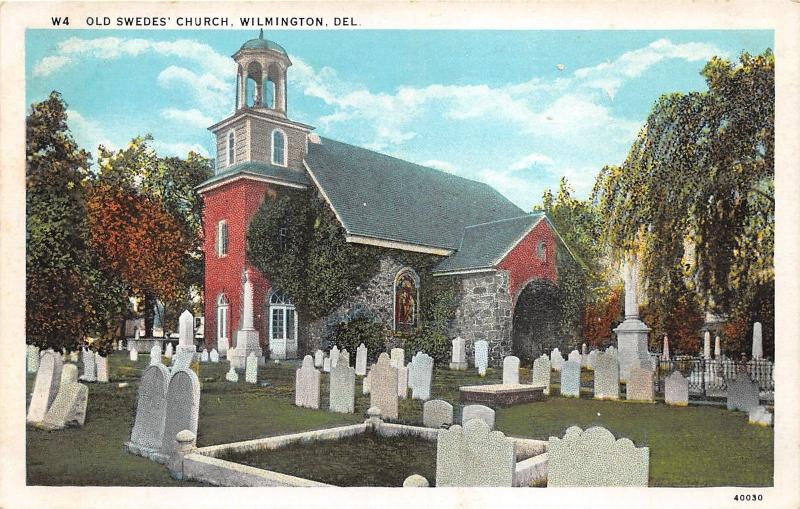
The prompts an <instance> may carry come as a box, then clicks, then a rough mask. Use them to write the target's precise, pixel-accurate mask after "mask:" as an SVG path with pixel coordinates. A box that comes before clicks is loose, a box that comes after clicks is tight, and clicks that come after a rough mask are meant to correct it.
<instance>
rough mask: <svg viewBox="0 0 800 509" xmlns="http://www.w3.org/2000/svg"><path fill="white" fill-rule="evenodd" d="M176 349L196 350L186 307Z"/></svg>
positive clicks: (192, 325)
mask: <svg viewBox="0 0 800 509" xmlns="http://www.w3.org/2000/svg"><path fill="white" fill-rule="evenodd" d="M177 351H178V352H191V353H196V352H197V347H196V346H194V316H193V315H192V313H191V312H190V311H189V310H188V309H185V310H184V311H183V313H181V316H180V317H179V318H178V349H177ZM178 431H180V430H178ZM172 439H173V440H174V439H175V437H172Z"/></svg>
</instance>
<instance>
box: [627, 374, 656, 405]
mask: <svg viewBox="0 0 800 509" xmlns="http://www.w3.org/2000/svg"><path fill="white" fill-rule="evenodd" d="M625 399H627V400H629V401H647V402H651V403H652V402H653V372H652V371H650V370H649V369H646V368H637V367H632V368H631V369H630V371H629V372H628V383H627V385H626V386H625Z"/></svg>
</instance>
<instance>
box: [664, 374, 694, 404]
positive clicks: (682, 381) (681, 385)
mask: <svg viewBox="0 0 800 509" xmlns="http://www.w3.org/2000/svg"><path fill="white" fill-rule="evenodd" d="M664 403H666V404H667V405H673V406H686V405H688V404H689V380H687V379H686V378H684V377H683V375H682V374H681V372H680V371H677V370H675V371H673V372H672V373H671V374H670V375H669V376H668V377H667V379H666V380H664Z"/></svg>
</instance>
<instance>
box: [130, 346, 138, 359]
mask: <svg viewBox="0 0 800 509" xmlns="http://www.w3.org/2000/svg"><path fill="white" fill-rule="evenodd" d="M128 357H129V359H130V360H131V361H133V362H136V361H138V360H139V352H137V351H136V347H135V346H134V347H132V348H131V349H130V352H128Z"/></svg>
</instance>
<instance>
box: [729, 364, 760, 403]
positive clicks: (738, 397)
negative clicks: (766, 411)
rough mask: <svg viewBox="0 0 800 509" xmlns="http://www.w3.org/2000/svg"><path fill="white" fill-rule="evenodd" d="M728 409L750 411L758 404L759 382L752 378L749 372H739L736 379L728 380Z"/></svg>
mask: <svg viewBox="0 0 800 509" xmlns="http://www.w3.org/2000/svg"><path fill="white" fill-rule="evenodd" d="M727 385H728V404H727V406H728V410H741V411H742V412H749V411H750V410H752V409H753V408H755V407H757V406H758V382H754V381H752V380H750V376H748V374H747V373H743V372H742V373H739V374H738V376H737V377H736V379H734V380H728V381H727Z"/></svg>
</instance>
